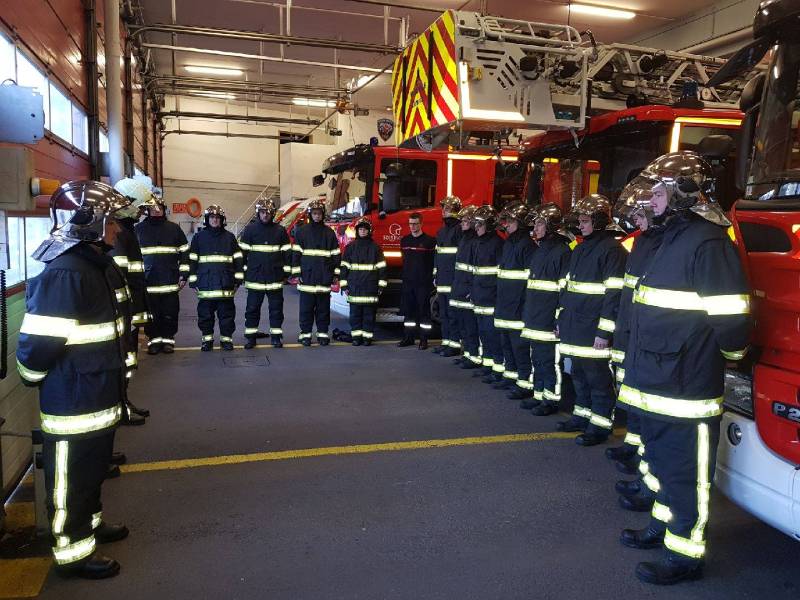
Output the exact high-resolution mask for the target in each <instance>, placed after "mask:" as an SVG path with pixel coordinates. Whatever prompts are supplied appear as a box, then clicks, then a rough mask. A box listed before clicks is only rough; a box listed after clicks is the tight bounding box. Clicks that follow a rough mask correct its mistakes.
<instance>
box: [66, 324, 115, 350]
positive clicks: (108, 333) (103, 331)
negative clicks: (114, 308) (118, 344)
mask: <svg viewBox="0 0 800 600" xmlns="http://www.w3.org/2000/svg"><path fill="white" fill-rule="evenodd" d="M123 333H125V322H124V321H123V320H122V319H121V318H120V319H117V320H116V322H115V321H108V322H106V323H94V324H92V325H76V326H75V327H73V329H72V331H70V334H69V337H68V338H67V345H68V346H75V345H78V344H95V343H98V342H109V341H111V340H115V339H117V337H118V336H120V335H122V334H123Z"/></svg>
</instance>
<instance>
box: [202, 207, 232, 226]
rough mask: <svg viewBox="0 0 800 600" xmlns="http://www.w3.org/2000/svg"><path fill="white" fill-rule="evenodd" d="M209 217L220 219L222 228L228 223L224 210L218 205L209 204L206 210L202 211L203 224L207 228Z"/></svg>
mask: <svg viewBox="0 0 800 600" xmlns="http://www.w3.org/2000/svg"><path fill="white" fill-rule="evenodd" d="M211 215H217V216H218V217H219V218H220V219H222V226H223V227H225V224H226V223H227V222H228V221H227V219H226V218H225V209H224V208H222V207H221V206H220V205H219V204H209V205H208V208H206V209H205V211H203V224H204V225H205V226H206V227H209V224H208V218H209V217H210V216H211Z"/></svg>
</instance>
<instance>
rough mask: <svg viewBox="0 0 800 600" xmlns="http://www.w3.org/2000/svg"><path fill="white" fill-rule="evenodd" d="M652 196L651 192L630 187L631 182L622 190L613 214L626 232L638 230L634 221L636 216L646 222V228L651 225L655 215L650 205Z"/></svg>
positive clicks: (637, 187)
mask: <svg viewBox="0 0 800 600" xmlns="http://www.w3.org/2000/svg"><path fill="white" fill-rule="evenodd" d="M652 196H653V192H652V190H649V189H643V188H642V187H640V186H637V185H632V182H631V183H629V184H628V185H626V186H625V187H624V188H623V189H622V193H621V194H620V195H619V199H618V200H617V203H616V204H615V205H614V214H615V215H616V216H617V219H618V220H619V223H620V224H621V225H622V226H623V228H624V229H625V230H626V231H628V232H631V231H635V230H636V229H638V226H637V225H636V222H635V221H634V217H636V216H637V215H641V216H643V217H644V218H645V219H646V220H647V224H648V226H650V225H653V219H654V218H655V213H654V212H653V206H652V205H651V204H650V198H652Z"/></svg>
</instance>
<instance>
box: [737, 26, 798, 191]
mask: <svg viewBox="0 0 800 600" xmlns="http://www.w3.org/2000/svg"><path fill="white" fill-rule="evenodd" d="M799 71H800V42H791V43H781V44H779V45H778V47H777V50H776V51H775V53H774V55H773V57H772V61H771V63H770V68H769V72H768V75H767V82H766V90H765V92H764V101H763V102H762V105H761V112H760V114H759V117H758V125H757V128H756V136H755V143H754V147H755V151H754V154H753V164H752V168H751V175H750V180H749V181H748V186H747V198H748V199H749V200H758V201H769V200H773V199H779V198H796V197H799V196H800V137H798V136H800V95H798V72H799Z"/></svg>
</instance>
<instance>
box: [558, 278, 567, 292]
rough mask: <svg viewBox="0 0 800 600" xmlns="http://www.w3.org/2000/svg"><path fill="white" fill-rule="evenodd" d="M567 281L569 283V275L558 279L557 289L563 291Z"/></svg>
mask: <svg viewBox="0 0 800 600" xmlns="http://www.w3.org/2000/svg"><path fill="white" fill-rule="evenodd" d="M567 281H569V275H567V277H562V278H561V279H559V280H558V287H559V289H562V290H563V289H564V288H565V287H567Z"/></svg>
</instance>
